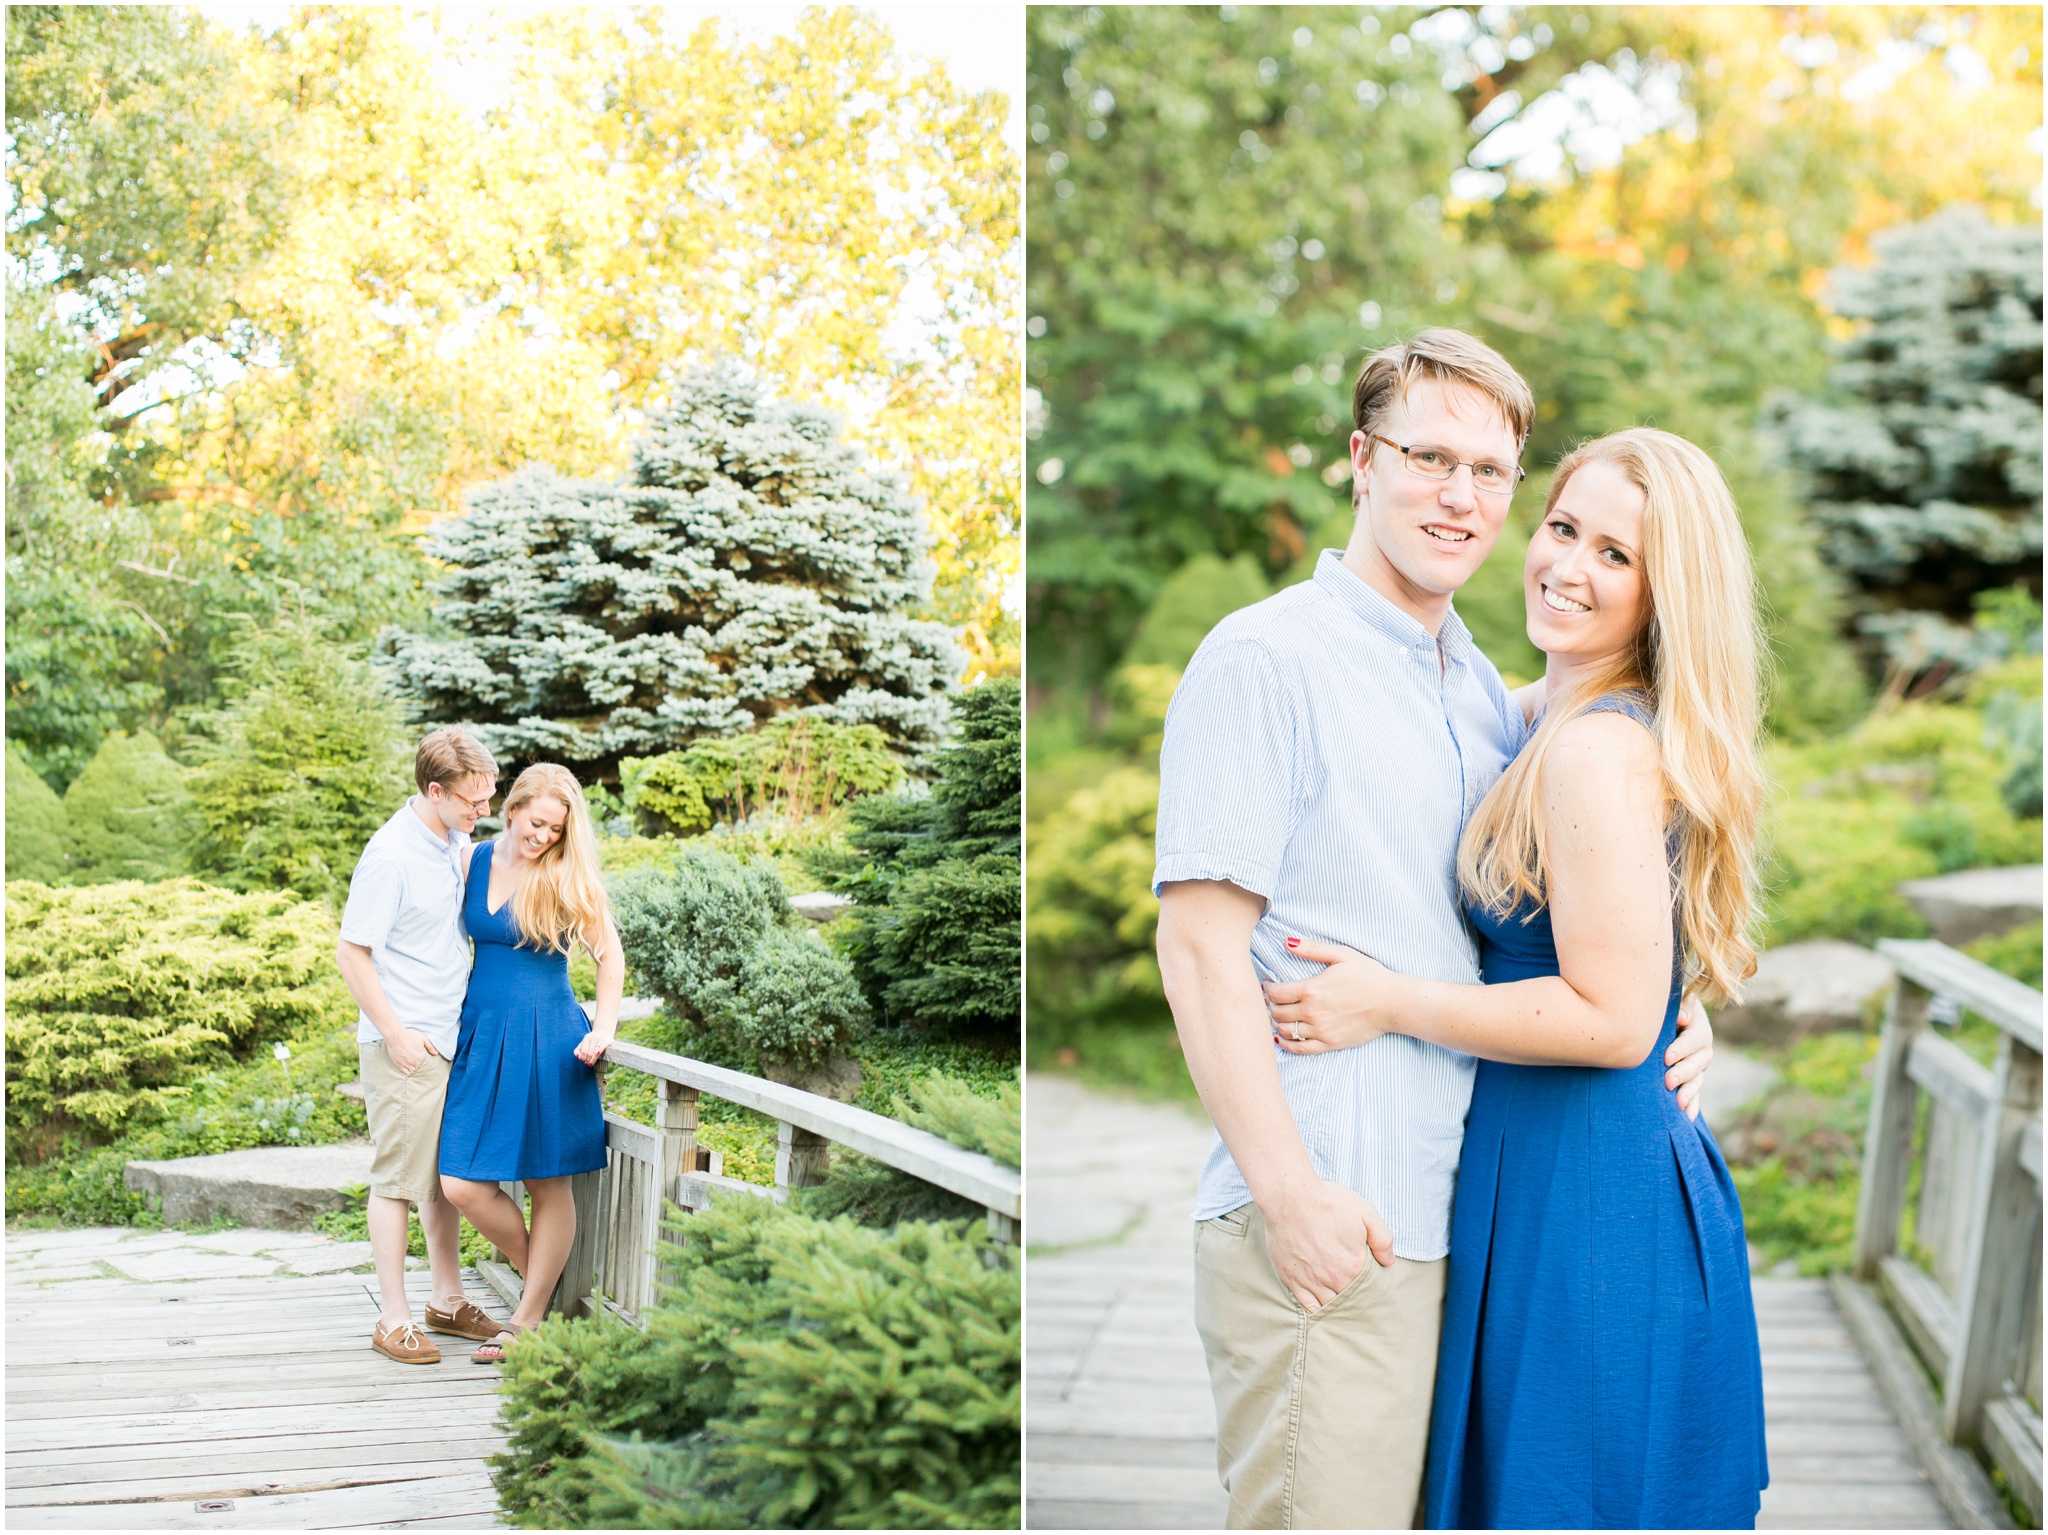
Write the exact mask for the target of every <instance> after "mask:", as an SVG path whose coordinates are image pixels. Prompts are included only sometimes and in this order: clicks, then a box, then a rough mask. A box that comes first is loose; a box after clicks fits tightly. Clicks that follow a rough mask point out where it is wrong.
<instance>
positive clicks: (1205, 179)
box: [1025, 6, 1472, 683]
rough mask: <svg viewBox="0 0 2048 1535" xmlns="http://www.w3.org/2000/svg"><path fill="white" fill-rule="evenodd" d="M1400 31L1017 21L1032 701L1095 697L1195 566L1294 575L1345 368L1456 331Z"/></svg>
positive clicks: (1425, 132)
mask: <svg viewBox="0 0 2048 1535" xmlns="http://www.w3.org/2000/svg"><path fill="white" fill-rule="evenodd" d="M1383 15H1384V19H1383ZM1409 15H1410V13H1408V12H1400V11H1396V12H1387V13H1380V12H1370V13H1367V14H1366V15H1365V16H1364V17H1363V18H1358V19H1354V18H1351V17H1348V16H1345V15H1340V14H1339V13H1337V12H1334V11H1330V10H1326V9H1322V8H1316V7H1307V6H1245V7H1242V8H1233V9H1231V10H1228V11H1226V12H1222V13H1200V14H1198V13H1196V12H1193V11H1189V10H1184V9H1181V8H1178V7H1174V8H1166V7H1160V8H1153V7H1137V6H1122V7H1105V8H1099V9H1098V8H1095V7H1088V8H1086V9H1082V8H1076V7H1039V8H1034V9H1033V10H1032V11H1031V12H1030V13H1029V16H1028V19H1027V22H1026V48H1027V54H1026V67H1027V71H1028V73H1027V90H1028V92H1029V107H1028V117H1029V120H1030V135H1031V139H1032V142H1033V146H1034V147H1033V149H1032V151H1031V153H1030V154H1029V156H1028V158H1027V176H1028V180H1029V185H1030V195H1031V199H1032V217H1031V224H1030V229H1029V232H1028V242H1029V257H1028V271H1029V276H1028V284H1029V294H1028V307H1029V310H1030V314H1031V316H1032V318H1031V320H1030V322H1029V329H1030V331H1031V334H1032V335H1033V337H1034V340H1033V341H1032V343H1031V346H1030V356H1029V361H1028V364H1027V372H1026V380H1025V382H1026V384H1027V385H1029V386H1030V387H1031V388H1032V389H1034V390H1035V391H1036V397H1035V401H1034V402H1033V404H1032V407H1031V409H1030V411H1029V414H1028V418H1027V428H1026V432H1027V436H1029V437H1031V438H1033V439H1034V441H1033V443H1032V446H1031V461H1032V469H1033V472H1034V474H1035V477H1036V480H1037V482H1038V483H1037V485H1036V486H1034V487H1033V490H1032V494H1031V507H1030V526H1029V531H1028V537H1029V539H1030V551H1031V552H1030V577H1029V607H1028V622H1029V625H1030V629H1031V635H1032V643H1033V646H1034V665H1035V666H1037V667H1040V668H1042V675H1043V676H1044V677H1046V678H1048V679H1051V678H1058V679H1060V680H1061V681H1066V680H1068V679H1072V680H1074V681H1077V682H1083V683H1085V682H1092V681H1093V680H1095V679H1097V678H1099V677H1101V676H1102V675H1103V674H1104V673H1105V672H1106V671H1107V670H1108V669H1109V667H1110V666H1111V665H1112V664H1113V663H1114V662H1115V660H1116V658H1117V657H1118V656H1119V655H1120V654H1121V653H1122V651H1123V650H1124V648H1125V644H1126V642H1127V640H1128V637H1129V634H1130V631H1131V629H1132V627H1133V626H1134V625H1135V623H1136V622H1137V620H1138V618H1139V616H1140V615H1141V614H1142V613H1143V612H1144V611H1145V608H1146V606H1147V605H1148V604H1149V603H1150V601H1151V599H1152V597H1153V595H1154V593H1155V592H1156V591H1157V589H1158V586H1159V584H1160V582H1161V581H1162V580H1164V579H1165V577H1166V576H1167V575H1169V574H1170V573H1171V572H1172V571H1173V570H1174V569H1175V568H1177V567H1178V566H1179V565H1180V564H1182V563H1183V562H1184V561H1186V560H1188V559H1190V558H1192V557H1193V556H1195V555H1197V554H1203V553H1215V554H1217V555H1220V556H1221V557H1223V558H1224V559H1226V560H1227V559H1232V558H1235V557H1237V556H1239V555H1248V556H1250V557H1251V558H1252V559H1253V560H1255V561H1257V562H1258V563H1259V564H1260V565H1261V566H1262V568H1263V569H1264V570H1265V571H1266V572H1267V573H1269V574H1270V573H1277V572H1278V571H1279V570H1281V569H1283V568H1285V567H1286V566H1287V565H1288V564H1290V563H1291V562H1292V561H1293V560H1294V559H1295V557H1296V556H1297V555H1298V554H1300V553H1301V551H1302V548H1303V534H1304V531H1305V530H1306V529H1308V528H1312V527H1315V526H1316V525H1318V524H1320V523H1321V522H1322V521H1324V519H1325V518H1326V517H1328V516H1329V514H1330V513H1331V512H1332V511H1335V510H1338V509H1340V508H1341V507H1342V505H1343V492H1342V491H1341V490H1340V489H1339V488H1338V487H1339V486H1340V485H1341V484H1342V483H1343V478H1344V475H1345V473H1346V471H1344V469H1343V461H1344V459H1345V448H1344V438H1345V436H1346V434H1347V432H1348V426H1347V425H1346V423H1348V418H1349V406H1348V401H1349V390H1350V383H1351V376H1352V373H1353V372H1354V364H1355V361H1356V358H1357V356H1358V354H1359V351H1360V348H1361V346H1362V345H1364V344H1367V343H1370V342H1374V341H1383V340H1390V339H1392V337H1393V336H1394V335H1395V334H1397V333H1398V332H1400V331H1402V330H1404V329H1408V328H1412V327H1413V326H1415V325H1418V324H1421V323H1425V322H1432V321H1438V320H1443V319H1446V318H1450V317H1453V316H1455V315H1456V314H1457V313H1458V312H1459V311H1458V310H1457V308H1456V307H1455V305H1454V301H1455V299H1456V298H1457V296H1458V295H1459V294H1460V293H1461V292H1466V291H1469V288H1468V286H1465V285H1469V283H1470V281H1471V273H1472V268H1471V264H1470V261H1469V259H1468V256H1467V254H1466V253H1465V252H1463V251H1461V250H1460V249H1459V248H1458V247H1457V246H1456V245H1454V244H1453V243H1452V242H1451V241H1449V240H1448V239H1447V238H1446V236H1445V230H1444V224H1443V218H1442V205H1443V204H1442V199H1443V190H1444V187H1445V184H1446V182H1447V180H1448V178H1449V177H1450V174H1451V172H1452V171H1453V170H1455V169H1456V168H1457V167H1458V165H1459V163H1460V162H1461V161H1462V159H1463V158H1464V154H1465V150H1466V139H1465V132H1464V117H1463V114H1462V113H1461V112H1460V110H1459V109H1458V106H1457V104H1456V103H1455V101H1453V100H1452V99H1451V98H1450V97H1449V96H1448V95H1447V94H1446V93H1445V92H1444V90H1443V89H1442V87H1441V85H1440V84H1439V82H1438V80H1437V78H1436V76H1437V66H1436V64H1435V62H1434V61H1433V60H1432V59H1431V58H1429V57H1428V56H1427V55H1426V52H1425V51H1424V50H1420V49H1410V48H1409V47H1408V45H1407V44H1406V43H1405V42H1404V43H1403V45H1402V51H1401V52H1400V53H1399V54H1398V55H1397V54H1395V53H1392V52H1389V51H1388V49H1387V47H1386V40H1387V38H1388V37H1391V36H1393V35H1394V34H1396V33H1398V32H1399V31H1400V29H1401V27H1402V25H1403V24H1404V22H1405V19H1406V18H1407V17H1408V16H1409Z"/></svg>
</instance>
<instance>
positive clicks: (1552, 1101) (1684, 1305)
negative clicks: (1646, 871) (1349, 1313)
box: [1424, 912, 1770, 1529]
mask: <svg viewBox="0 0 2048 1535" xmlns="http://www.w3.org/2000/svg"><path fill="white" fill-rule="evenodd" d="M1521 915H1523V914H1522V913H1517V914H1515V915H1514V916H1512V917H1510V918H1509V919H1507V920H1506V921H1501V920H1498V919H1494V918H1492V917H1490V916H1489V915H1488V914H1486V913H1484V912H1473V913H1472V917H1473V921H1474V924H1475V925H1476V926H1477V927H1478V929H1479V933H1480V938H1481V959H1482V967H1483V973H1484V975H1485V979H1486V980H1487V981H1488V982H1489V983H1497V982H1501V981H1510V980H1519V979H1522V978H1524V977H1526V976H1529V975H1537V974H1555V973H1556V957H1555V955H1556V951H1555V949H1554V948H1552V947H1551V938H1550V930H1549V929H1550V924H1549V918H1548V913H1547V912H1539V913H1537V914H1536V918H1535V920H1534V921H1532V922H1530V923H1528V924H1526V925H1525V924H1523V923H1522V922H1521V921H1520V920H1519V919H1520V917H1521ZM1677 1012H1678V990H1677V987H1676V985H1675V984H1674V986H1673V989H1672V993H1671V996H1670V999H1669V1002H1668V1005H1667V1009H1666V1013H1665V1017H1664V1024H1663V1029H1662V1032H1661V1033H1660V1034H1659V1036H1658V1039H1657V1044H1656V1046H1655V1048H1654V1049H1652V1050H1651V1052H1650V1054H1649V1056H1648V1058H1647V1059H1646V1060H1644V1061H1643V1063H1642V1064H1641V1065H1640V1066H1638V1067H1635V1068H1633V1069H1629V1070H1596V1069H1592V1068H1586V1067H1554V1066H1553V1067H1545V1066H1505V1065H1501V1064H1499V1063H1497V1062H1493V1061H1482V1062H1480V1063H1479V1071H1478V1075H1477V1077H1476V1079H1475V1081H1474V1083H1473V1092H1472V1110H1471V1114H1470V1117H1469V1118H1468V1120H1467V1122H1466V1131H1465V1150H1464V1157H1463V1160H1462V1162H1461V1163H1460V1166H1459V1172H1458V1192H1457V1201H1456V1205H1455V1207H1454V1210H1453V1213H1452V1218H1451V1262H1450V1275H1449V1287H1448V1292H1447V1294H1446V1296H1445V1302H1444V1327H1443V1342H1442V1346H1441V1349H1440V1351H1439V1353H1438V1357H1437V1381H1436V1396H1435V1401H1434V1403H1433V1409H1432V1413H1431V1419H1430V1440H1429V1471H1428V1480H1427V1484H1426V1487H1425V1493H1424V1510H1425V1522H1426V1524H1427V1525H1428V1527H1429V1528H1431V1529H1702V1528H1709V1529H1747V1528H1750V1527H1752V1526H1753V1525H1754V1524H1755V1522H1756V1515H1757V1509H1758V1505H1759V1494H1760V1492H1761V1491H1762V1489H1763V1488H1764V1487H1765V1486H1766V1485H1767V1484H1768V1483H1769V1480H1770V1476H1769V1471H1768V1469H1767V1463H1766V1458H1765V1453H1764V1407H1763V1369H1762V1360H1761V1357H1760V1355H1759V1351H1758V1347H1757V1335H1756V1314H1755V1310H1754V1308H1753V1306H1752V1303H1751V1299H1750V1288H1749V1264H1748V1247H1747V1242H1746V1241H1745V1239H1744V1236H1743V1230H1742V1209H1741V1205H1740V1203H1739V1202H1738V1200H1737V1198H1736V1193H1735V1187H1734V1182H1733V1180H1732V1179H1731V1178H1730V1177H1729V1174H1728V1165H1727V1163H1726V1162H1725V1161H1724V1160H1723V1159H1722V1157H1721V1152H1720V1148H1719V1147H1718V1146H1716V1145H1715V1144H1714V1137H1713V1134H1712V1132H1711V1131H1709V1130H1708V1129H1707V1127H1706V1125H1705V1123H1704V1122H1697V1123H1696V1122H1694V1121H1692V1120H1689V1119H1687V1118H1686V1117H1685V1115H1684V1114H1683V1113H1682V1112H1681V1111H1680V1110H1679V1108H1678V1106H1677V1102H1676V1100H1675V1098H1674V1096H1673V1095H1672V1094H1671V1093H1670V1092H1669V1091H1668V1090H1666V1088H1665V1087H1664V1082H1663V1075H1664V1064H1663V1062H1664V1051H1665V1049H1666V1048H1667V1047H1668V1046H1669V1045H1670V1043H1671V1041H1672V1038H1673V1037H1674V1034H1675V1032H1676V1020H1677Z"/></svg>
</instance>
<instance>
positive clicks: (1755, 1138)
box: [1723, 1030, 1877, 1274]
mask: <svg viewBox="0 0 2048 1535" xmlns="http://www.w3.org/2000/svg"><path fill="white" fill-rule="evenodd" d="M1876 1057H1877V1036H1876V1035H1875V1034H1868V1033H1864V1032H1861V1031H1853V1030H1852V1031H1844V1032H1840V1033H1834V1034H1819V1035H1815V1036H1812V1037H1811V1038H1808V1039H1803V1040H1800V1041H1799V1042H1798V1043H1796V1044H1794V1045H1793V1046H1792V1047H1791V1048H1790V1049H1789V1050H1788V1051H1786V1053H1785V1055H1784V1056H1783V1058H1782V1059H1781V1060H1780V1061H1779V1063H1778V1066H1779V1073H1780V1077H1779V1081H1778V1083H1777V1085H1776V1086H1775V1087H1774V1088H1773V1090H1772V1091H1771V1092H1770V1093H1768V1094H1766V1095H1765V1096H1764V1098H1763V1099H1762V1100H1761V1101H1760V1102H1759V1103H1757V1104H1756V1105H1754V1106H1752V1107H1751V1108H1749V1109H1748V1110H1746V1111H1745V1112H1744V1114H1743V1116H1742V1117H1741V1119H1740V1120H1739V1121H1738V1123H1737V1124H1736V1126H1734V1127H1733V1128H1732V1129H1731V1130H1730V1131H1729V1133H1728V1134H1727V1135H1726V1136H1725V1137H1724V1139H1723V1149H1724V1150H1725V1151H1727V1153H1728V1159H1729V1164H1730V1171H1731V1172H1733V1174H1734V1177H1735V1187H1736V1191H1737V1192H1738V1193H1739V1194H1740V1195H1741V1196H1742V1220H1743V1225H1744V1227H1745V1228H1746V1230H1747V1232H1748V1235H1749V1239H1750V1241H1752V1242H1754V1243H1755V1244H1756V1245H1757V1246H1758V1247H1759V1248H1761V1249H1762V1250H1763V1253H1764V1257H1765V1259H1766V1261H1768V1262H1772V1263H1775V1262H1777V1261H1778V1260H1779V1259H1781V1258H1786V1257H1796V1258H1797V1259H1798V1261H1799V1266H1800V1269H1801V1272H1803V1273H1808V1274H1817V1273H1827V1272H1829V1271H1830V1270H1833V1269H1839V1268H1846V1267H1847V1266H1848V1264H1849V1262H1850V1260H1851V1257H1852V1255H1853V1244H1854V1238H1855V1234H1856V1194H1857V1188H1858V1179H1859V1173H1858V1169H1859V1166H1860V1159H1861V1157H1862V1153H1863V1136H1864V1129H1865V1127H1866V1125H1867V1123H1868V1121H1869V1118H1870V1068H1871V1063H1872V1062H1873V1061H1874V1060H1875V1059H1876Z"/></svg>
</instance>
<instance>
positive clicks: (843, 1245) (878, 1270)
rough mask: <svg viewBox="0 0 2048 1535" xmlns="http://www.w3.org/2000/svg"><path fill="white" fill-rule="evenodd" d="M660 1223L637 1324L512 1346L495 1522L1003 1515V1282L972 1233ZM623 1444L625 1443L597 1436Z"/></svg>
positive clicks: (571, 1329)
mask: <svg viewBox="0 0 2048 1535" xmlns="http://www.w3.org/2000/svg"><path fill="white" fill-rule="evenodd" d="M675 1231H676V1244H675V1246H674V1247H673V1248H672V1249H667V1250H666V1251H667V1252H668V1256H669V1259H670V1262H669V1266H668V1267H667V1271H666V1277H667V1284H666V1286H665V1289H664V1298H663V1301H662V1303H661V1304H660V1305H659V1306H657V1307H654V1308H651V1309H650V1312H649V1315H648V1318H647V1321H648V1329H647V1332H646V1333H645V1334H638V1333H632V1332H630V1330H628V1329H625V1328H622V1327H620V1326H618V1324H616V1323H612V1322H610V1321H608V1320H584V1321H575V1322H563V1321H553V1322H549V1323H547V1324H545V1325H544V1326H543V1327H542V1328H541V1329H540V1330H539V1331H538V1332H537V1333H535V1334H534V1335H533V1337H531V1338H529V1339H527V1340H524V1341H522V1343H521V1346H520V1348H518V1349H517V1350H514V1351H513V1352H512V1354H511V1355H510V1356H509V1357H508V1359H507V1362H506V1372H505V1373H506V1396H507V1401H506V1406H505V1422H506V1427H507V1429H508V1434H509V1438H508V1444H507V1447H506V1449H505V1451H504V1452H503V1453H502V1454H501V1455H499V1456H497V1457H495V1458H494V1461H493V1467H494V1476H495V1480H496V1481H497V1485H498V1490H499V1499H500V1506H501V1507H502V1509H503V1510H504V1512H505V1514H506V1516H507V1517H508V1518H510V1519H511V1520H512V1521H514V1522H515V1523H517V1524H519V1525H521V1526H523V1527H527V1528H549V1527H553V1528H572V1529H588V1528H607V1529H620V1528H625V1529H635V1528H733V1527H740V1528H762V1527H765V1528H790V1527H798V1528H821V1527H823V1528H889V1527H898V1528H934V1527H943V1528H963V1527H965V1528H979V1527H1004V1526H1013V1525H1014V1524H1015V1523H1016V1521H1017V1516H1018V1512H1019V1509H1018V1497H1019V1491H1020V1481H1019V1450H1020V1443H1021V1441H1020V1434H1021V1428H1022V1423H1021V1413H1020V1409H1021V1389H1020V1388H1021V1378H1020V1373H1019V1362H1020V1360H1019V1342H1020V1327H1019V1321H1020V1317H1019V1300H1020V1294H1019V1288H1018V1274H1017V1272H1016V1271H1015V1270H1014V1269H1013V1268H1010V1267H1007V1266H1004V1265H1001V1264H991V1263H989V1262H987V1261H986V1258H987V1254H988V1251H989V1249H988V1246H987V1242H986V1239H985V1238H984V1237H983V1236H981V1235H980V1234H979V1233H978V1232H977V1231H976V1230H975V1229H974V1228H973V1226H971V1225H954V1224H936V1225H928V1224H922V1223H914V1222H911V1223H904V1224H902V1225H899V1226H897V1227H896V1228H894V1229H893V1230H889V1231H881V1230H875V1229H871V1228H866V1227H862V1226H859V1225H856V1224H854V1223H853V1222H851V1221H847V1220H831V1221H826V1220H820V1219H817V1218H814V1217H812V1216H808V1215H805V1214H803V1213H802V1212H800V1211H797V1210H792V1209H788V1208H784V1207H781V1206H778V1205H776V1204H774V1203H773V1202H772V1201H769V1200H765V1199H760V1200H757V1199H744V1198H742V1199H727V1200H722V1201H720V1202H719V1203H717V1204H716V1205H714V1206H713V1207H712V1208H711V1209H710V1210H708V1211H706V1212H703V1213H701V1214H698V1215H694V1216H690V1217H688V1218H687V1219H684V1220H681V1221H679V1222H678V1223H677V1226H676V1228H675ZM628 1435H635V1436H638V1438H639V1440H640V1441H641V1442H639V1443H637V1444H636V1443H631V1442H628V1443H627V1444H624V1445H619V1446H616V1447H609V1448H608V1447H607V1442H608V1441H615V1440H617V1439H620V1438H624V1436H628ZM648 1441H655V1442H648Z"/></svg>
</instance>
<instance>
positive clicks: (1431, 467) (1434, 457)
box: [1367, 432, 1528, 496]
mask: <svg viewBox="0 0 2048 1535" xmlns="http://www.w3.org/2000/svg"><path fill="white" fill-rule="evenodd" d="M1367 435H1368V436H1369V437H1371V438H1372V440H1373V441H1374V442H1383V443H1385V444H1386V445H1387V446H1388V447H1390V448H1392V449H1393V450H1394V451H1395V452H1396V453H1398V454H1400V455H1401V457H1402V458H1403V459H1405V460H1406V461H1407V464H1408V467H1409V468H1410V469H1411V470H1413V471H1414V472H1415V473H1416V474H1419V475H1421V476H1422V477H1423V478H1424V479H1425V480H1448V479H1449V478H1450V477H1451V476H1452V475H1454V474H1456V473H1457V472H1458V470H1459V468H1460V467H1461V466H1464V467H1468V468H1470V469H1471V471H1472V488H1473V489H1474V490H1477V491H1482V492H1484V493H1485V494H1487V495H1489V496H1511V495H1513V494H1514V493H1515V487H1516V486H1517V485H1519V484H1521V482H1522V481H1523V480H1525V479H1527V478H1528V471H1526V470H1525V469H1523V468H1522V466H1521V465H1520V464H1498V463H1495V462H1494V461H1493V460H1491V459H1480V460H1479V461H1478V462H1477V463H1473V462H1471V461H1470V460H1465V459H1457V458H1453V457H1451V455H1450V454H1448V453H1446V452H1445V451H1444V450H1443V449H1442V448H1404V447H1402V446H1401V444H1399V443H1398V442H1396V441H1394V439H1393V438H1391V437H1382V436H1380V434H1379V433H1378V432H1369V433H1367Z"/></svg>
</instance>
